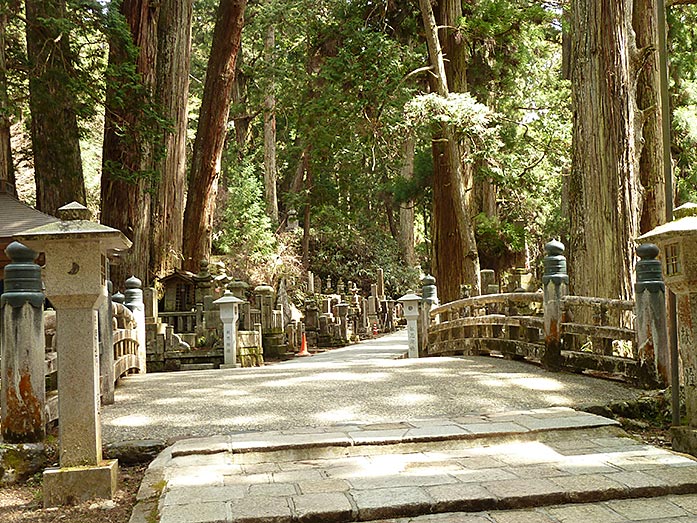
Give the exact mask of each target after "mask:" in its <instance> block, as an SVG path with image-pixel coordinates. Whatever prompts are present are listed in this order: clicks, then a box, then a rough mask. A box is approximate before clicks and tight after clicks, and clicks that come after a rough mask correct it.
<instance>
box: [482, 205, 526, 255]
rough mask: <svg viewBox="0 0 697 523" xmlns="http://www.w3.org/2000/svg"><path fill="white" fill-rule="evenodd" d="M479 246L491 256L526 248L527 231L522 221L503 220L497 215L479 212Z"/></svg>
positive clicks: (520, 250) (521, 250)
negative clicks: (489, 215)
mask: <svg viewBox="0 0 697 523" xmlns="http://www.w3.org/2000/svg"><path fill="white" fill-rule="evenodd" d="M475 224H476V234H477V247H478V248H479V249H481V250H484V251H486V252H487V253H488V254H489V255H490V256H491V255H493V256H504V255H505V254H506V253H508V252H523V251H524V250H525V240H526V233H525V228H524V227H523V225H522V224H521V223H517V224H514V223H510V222H502V221H501V220H499V219H498V218H496V217H488V216H486V214H484V213H479V214H478V215H477V216H476V218H475Z"/></svg>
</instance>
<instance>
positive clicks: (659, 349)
mask: <svg viewBox="0 0 697 523" xmlns="http://www.w3.org/2000/svg"><path fill="white" fill-rule="evenodd" d="M636 252H637V255H638V256H639V258H641V259H640V260H639V261H638V262H637V264H636V284H635V285H634V294H635V296H636V298H635V299H636V303H635V307H636V310H635V312H636V331H637V353H638V354H637V357H638V358H637V359H638V360H639V362H640V364H641V369H642V376H640V378H641V379H642V380H646V383H645V384H646V385H650V386H652V387H654V388H659V387H665V386H666V385H667V384H668V383H669V382H670V354H669V350H668V347H669V344H668V327H667V323H666V286H665V283H664V282H663V275H662V273H661V262H660V260H657V259H656V257H657V256H658V253H659V249H658V247H657V246H656V245H654V244H652V243H646V244H644V245H640V246H639V248H637V251H636Z"/></svg>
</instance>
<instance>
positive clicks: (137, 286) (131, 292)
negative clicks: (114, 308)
mask: <svg viewBox="0 0 697 523" xmlns="http://www.w3.org/2000/svg"><path fill="white" fill-rule="evenodd" d="M124 305H125V306H126V307H128V309H129V310H130V311H131V312H132V313H133V316H134V318H135V320H136V325H137V332H138V372H140V373H141V374H145V373H146V372H147V368H146V367H147V358H148V356H147V349H146V344H145V304H144V303H143V282H141V281H140V279H138V278H136V277H135V276H131V277H130V278H128V279H127V280H126V293H125V300H124Z"/></svg>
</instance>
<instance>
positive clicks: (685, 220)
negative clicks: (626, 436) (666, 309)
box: [639, 203, 697, 454]
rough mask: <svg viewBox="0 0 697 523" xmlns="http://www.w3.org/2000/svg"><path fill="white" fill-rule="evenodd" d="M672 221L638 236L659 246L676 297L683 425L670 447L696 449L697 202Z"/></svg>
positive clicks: (675, 430) (679, 210)
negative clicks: (685, 423)
mask: <svg viewBox="0 0 697 523" xmlns="http://www.w3.org/2000/svg"><path fill="white" fill-rule="evenodd" d="M674 215H675V220H673V221H672V222H669V223H666V224H664V225H661V226H659V227H656V228H655V229H654V230H652V231H650V232H648V233H646V234H644V235H643V236H640V237H639V240H640V241H642V242H652V243H655V244H656V245H657V246H658V248H659V249H660V257H661V259H662V266H663V276H664V279H665V284H666V285H667V286H668V288H669V289H670V290H671V291H673V292H674V293H675V294H676V296H677V305H678V307H677V308H678V348H679V352H680V359H681V361H682V369H683V386H684V391H685V406H686V410H687V427H673V429H672V431H673V448H675V449H676V450H680V451H683V452H689V453H691V454H695V453H696V452H697V248H695V246H697V205H696V204H694V203H687V204H685V205H682V206H680V207H678V208H676V209H675V211H674Z"/></svg>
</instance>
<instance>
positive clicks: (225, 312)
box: [213, 291, 244, 368]
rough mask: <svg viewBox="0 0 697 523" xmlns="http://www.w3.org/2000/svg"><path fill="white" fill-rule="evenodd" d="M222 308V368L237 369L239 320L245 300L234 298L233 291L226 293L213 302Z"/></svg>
mask: <svg viewBox="0 0 697 523" xmlns="http://www.w3.org/2000/svg"><path fill="white" fill-rule="evenodd" d="M213 303H214V304H216V305H218V307H220V321H222V322H223V356H224V363H223V365H222V366H221V368H235V367H239V366H240V365H239V364H238V363H237V320H238V319H239V317H240V313H239V305H240V303H244V300H240V299H239V298H237V297H235V296H233V294H232V292H231V291H225V294H223V296H222V297H221V298H218V299H217V300H215V301H214V302H213Z"/></svg>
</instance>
